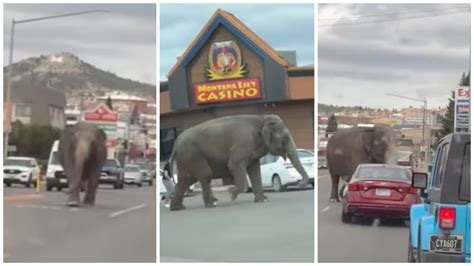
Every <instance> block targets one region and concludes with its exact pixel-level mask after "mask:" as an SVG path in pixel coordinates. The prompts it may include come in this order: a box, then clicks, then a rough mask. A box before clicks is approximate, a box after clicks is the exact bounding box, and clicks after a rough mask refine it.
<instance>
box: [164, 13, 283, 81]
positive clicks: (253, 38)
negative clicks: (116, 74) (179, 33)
mask: <svg viewBox="0 0 474 266" xmlns="http://www.w3.org/2000/svg"><path fill="white" fill-rule="evenodd" d="M219 25H222V26H224V27H225V28H227V29H228V30H230V31H231V32H234V33H238V34H236V35H237V37H239V38H240V39H241V41H243V42H244V43H247V44H249V45H250V46H251V47H253V48H254V49H256V50H260V51H261V52H263V53H265V54H266V55H268V56H269V57H270V58H272V59H273V60H275V62H277V63H278V64H280V65H282V66H284V67H288V66H290V64H289V63H288V61H287V60H286V59H285V58H283V57H282V56H280V54H278V52H277V51H275V50H274V49H273V48H272V47H271V46H270V45H269V44H267V43H266V42H265V41H264V40H262V39H261V38H260V37H258V36H257V34H255V33H254V32H253V31H252V30H251V29H250V28H249V27H247V26H246V25H245V24H244V23H242V21H240V20H239V19H238V18H236V17H235V16H234V15H233V14H231V13H229V12H227V11H224V10H222V9H220V8H219V9H217V11H216V12H215V13H214V15H212V17H211V18H210V19H209V20H208V21H207V23H206V25H205V26H204V28H203V29H202V30H201V31H200V32H199V34H198V35H197V36H196V38H194V40H193V41H192V42H191V45H189V46H188V48H187V49H186V51H184V53H183V55H182V56H181V57H179V59H178V61H177V62H176V64H175V65H174V66H173V68H171V70H170V72H169V73H168V77H169V76H171V75H172V74H173V73H174V72H175V71H176V69H177V68H178V67H179V66H180V65H181V64H183V63H184V64H187V63H189V62H190V61H191V59H192V58H193V57H194V56H195V55H196V54H197V52H198V51H199V50H200V48H202V46H203V45H204V43H205V42H206V41H207V39H208V38H209V37H210V36H211V34H212V33H213V32H214V31H215V30H216V29H217V26H219ZM235 30H236V31H237V32H235Z"/></svg>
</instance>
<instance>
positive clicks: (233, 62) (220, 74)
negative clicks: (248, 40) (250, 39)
mask: <svg viewBox="0 0 474 266" xmlns="http://www.w3.org/2000/svg"><path fill="white" fill-rule="evenodd" d="M208 61H209V68H208V69H207V78H208V79H209V80H210V81H213V80H222V79H232V78H241V77H244V76H245V74H246V70H245V65H243V64H242V55H241V53H240V49H239V46H238V45H237V43H236V42H234V41H223V42H215V43H213V44H212V45H211V48H210V49H209V54H208Z"/></svg>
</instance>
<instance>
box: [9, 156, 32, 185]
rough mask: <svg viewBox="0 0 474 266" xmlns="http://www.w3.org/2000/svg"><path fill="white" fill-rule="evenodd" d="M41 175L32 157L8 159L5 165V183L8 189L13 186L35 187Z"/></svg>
mask: <svg viewBox="0 0 474 266" xmlns="http://www.w3.org/2000/svg"><path fill="white" fill-rule="evenodd" d="M39 175H40V168H39V166H38V163H37V162H36V159H35V158H32V157H8V158H7V160H5V162H4V164H3V183H4V184H5V185H7V187H9V186H11V185H12V184H23V185H25V186H26V187H31V186H35V184H36V179H37V178H39Z"/></svg>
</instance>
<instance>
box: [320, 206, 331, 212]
mask: <svg viewBox="0 0 474 266" xmlns="http://www.w3.org/2000/svg"><path fill="white" fill-rule="evenodd" d="M329 209H331V207H330V206H326V208H324V209H322V210H321V212H327V211H328V210H329Z"/></svg>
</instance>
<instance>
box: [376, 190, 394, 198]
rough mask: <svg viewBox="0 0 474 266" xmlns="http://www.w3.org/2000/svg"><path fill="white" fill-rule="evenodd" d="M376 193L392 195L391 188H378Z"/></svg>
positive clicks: (378, 194) (386, 195) (385, 195)
mask: <svg viewBox="0 0 474 266" xmlns="http://www.w3.org/2000/svg"><path fill="white" fill-rule="evenodd" d="M375 195H377V196H384V197H390V189H385V188H377V189H375Z"/></svg>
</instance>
